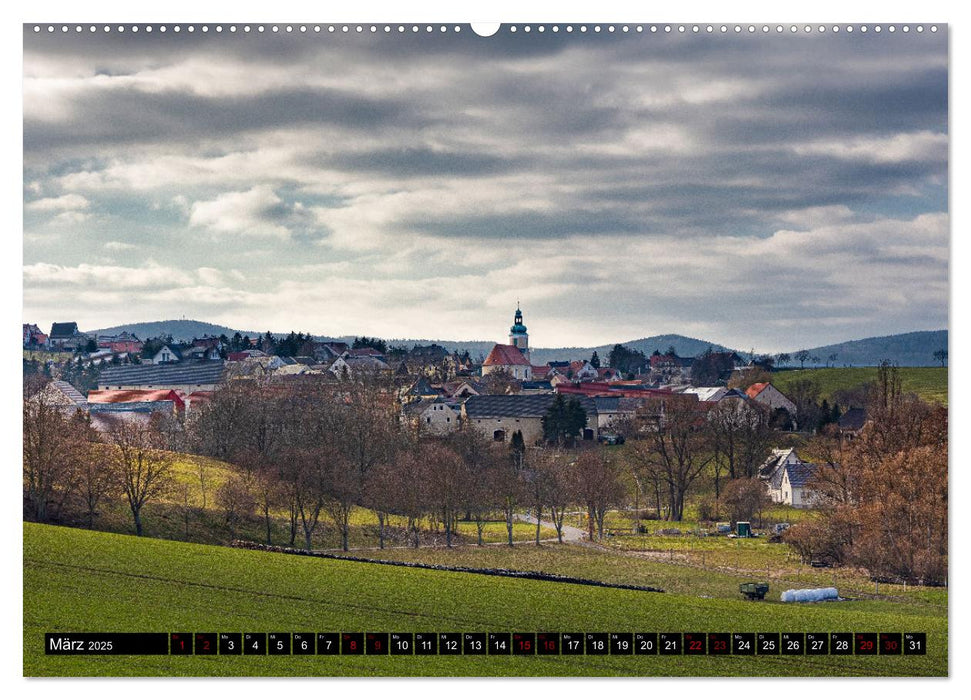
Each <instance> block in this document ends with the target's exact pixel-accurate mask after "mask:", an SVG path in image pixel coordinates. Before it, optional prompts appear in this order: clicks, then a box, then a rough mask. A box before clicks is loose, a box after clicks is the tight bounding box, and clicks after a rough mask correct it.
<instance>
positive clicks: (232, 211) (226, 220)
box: [189, 185, 290, 238]
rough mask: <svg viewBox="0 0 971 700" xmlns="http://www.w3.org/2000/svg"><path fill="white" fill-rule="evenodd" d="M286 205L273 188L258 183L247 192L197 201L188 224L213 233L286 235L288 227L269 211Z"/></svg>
mask: <svg viewBox="0 0 971 700" xmlns="http://www.w3.org/2000/svg"><path fill="white" fill-rule="evenodd" d="M282 204H283V200H282V199H280V197H278V196H277V194H276V193H275V192H274V191H273V189H272V188H271V187H269V186H267V185H256V186H255V187H253V188H252V189H250V190H248V191H246V192H226V193H224V194H221V195H219V196H218V197H216V198H215V199H213V200H209V201H205V202H195V203H194V204H193V205H192V208H191V214H190V215H189V225H190V226H195V227H200V228H205V229H208V230H210V231H213V232H214V233H219V234H234V235H243V236H268V237H271V238H274V237H275V238H286V237H287V236H288V235H289V233H290V232H289V230H288V229H287V228H286V226H282V225H280V224H278V223H275V222H274V221H273V220H272V219H271V218H270V214H271V212H273V211H274V210H275V209H278V208H279V207H280V206H281V205H282Z"/></svg>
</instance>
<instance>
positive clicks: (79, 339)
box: [48, 321, 88, 350]
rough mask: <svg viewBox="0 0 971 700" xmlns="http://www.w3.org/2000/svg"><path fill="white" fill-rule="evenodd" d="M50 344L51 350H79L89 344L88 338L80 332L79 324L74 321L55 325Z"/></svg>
mask: <svg viewBox="0 0 971 700" xmlns="http://www.w3.org/2000/svg"><path fill="white" fill-rule="evenodd" d="M48 342H49V343H50V346H51V349H55V350H78V349H79V348H81V347H82V346H83V345H84V344H85V343H87V342H88V336H86V335H84V333H82V332H81V331H79V330H78V324H77V323H75V322H74V321H68V322H66V323H53V324H51V333H50V337H49V338H48Z"/></svg>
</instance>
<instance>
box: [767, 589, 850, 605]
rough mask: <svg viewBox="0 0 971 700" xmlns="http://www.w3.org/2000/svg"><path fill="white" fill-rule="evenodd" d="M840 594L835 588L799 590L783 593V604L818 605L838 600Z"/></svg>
mask: <svg viewBox="0 0 971 700" xmlns="http://www.w3.org/2000/svg"><path fill="white" fill-rule="evenodd" d="M838 598H839V592H838V591H837V590H836V589H835V588H799V589H789V590H788V591H783V592H782V597H781V600H782V602H783V603H818V602H819V601H821V600H837V599H838Z"/></svg>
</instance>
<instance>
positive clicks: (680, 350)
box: [530, 334, 742, 365]
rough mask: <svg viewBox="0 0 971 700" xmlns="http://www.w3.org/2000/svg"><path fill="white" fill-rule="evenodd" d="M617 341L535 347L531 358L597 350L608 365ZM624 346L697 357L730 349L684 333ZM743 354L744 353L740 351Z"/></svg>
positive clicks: (538, 360)
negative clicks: (571, 346)
mask: <svg viewBox="0 0 971 700" xmlns="http://www.w3.org/2000/svg"><path fill="white" fill-rule="evenodd" d="M614 345H617V343H611V344H610V345H598V346H596V347H589V348H577V347H574V348H533V350H532V352H531V357H530V359H531V360H532V362H533V364H536V365H543V364H546V363H547V362H549V361H551V360H589V359H590V356H591V355H593V353H594V351H596V353H597V356H598V357H599V358H600V361H601V362H602V363H603V364H604V365H606V364H607V357H608V356H609V355H610V351H611V350H612V349H613V347H614ZM620 345H623V346H624V347H627V348H631V349H632V350H640V351H641V352H642V353H644V354H645V355H648V356H650V355H651V354H652V353H653V352H654V351H655V350H657V351H659V352H662V353H663V352H665V351H666V350H667V349H668V348H669V347H674V351H675V352H676V353H677V354H678V355H679V356H681V357H695V356H696V355H700V354H702V353H703V352H705V351H706V350H707V349H708V348H711V349H712V350H714V351H715V352H723V351H730V350H731V348H726V347H725V346H724V345H719V344H718V343H712V342H710V341H707V340H699V339H698V338H688V337H686V336H683V335H671V334H669V335H652V336H651V337H649V338H640V339H638V340H628V341H625V342H622V343H620ZM739 354H742V353H739Z"/></svg>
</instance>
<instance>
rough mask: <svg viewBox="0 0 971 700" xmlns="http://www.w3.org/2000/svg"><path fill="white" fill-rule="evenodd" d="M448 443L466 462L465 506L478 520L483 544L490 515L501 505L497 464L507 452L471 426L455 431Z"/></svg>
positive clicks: (478, 533) (476, 521)
mask: <svg viewBox="0 0 971 700" xmlns="http://www.w3.org/2000/svg"><path fill="white" fill-rule="evenodd" d="M448 444H449V446H450V447H451V448H452V449H453V450H454V451H455V453H456V454H457V455H458V456H459V457H460V458H461V459H462V461H463V463H464V464H465V468H466V473H467V478H468V488H467V489H466V490H465V492H464V493H463V498H462V509H463V510H465V512H466V515H467V517H468V518H474V519H475V526H476V532H477V535H478V544H479V546H482V544H483V539H482V532H483V528H484V525H485V519H486V515H487V514H488V513H489V511H491V510H492V509H493V508H494V507H495V506H496V505H497V504H496V497H495V495H494V494H493V492H492V489H491V486H492V478H491V475H492V471H493V467H494V465H495V464H496V463H497V462H498V461H499V460H502V459H505V458H506V455H505V454H501V453H500V452H499V450H501V449H502V448H501V446H499V447H497V446H496V445H497V443H494V442H493V441H491V440H488V439H487V438H486V437H485V436H483V435H482V434H481V433H479V432H478V431H477V430H476V429H475V428H473V427H471V426H468V425H464V426H463V427H462V428H461V429H460V430H457V431H456V432H454V433H452V434H451V435H450V436H449V438H448Z"/></svg>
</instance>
